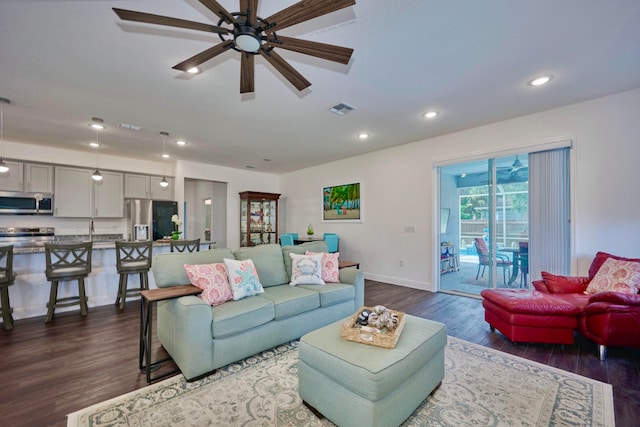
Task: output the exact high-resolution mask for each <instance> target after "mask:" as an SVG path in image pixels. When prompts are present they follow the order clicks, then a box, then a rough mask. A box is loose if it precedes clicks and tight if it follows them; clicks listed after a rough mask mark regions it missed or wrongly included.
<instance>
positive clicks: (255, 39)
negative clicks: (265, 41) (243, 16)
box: [234, 25, 262, 52]
mask: <svg viewBox="0 0 640 427" xmlns="http://www.w3.org/2000/svg"><path fill="white" fill-rule="evenodd" d="M234 43H235V45H236V47H237V48H238V49H240V50H242V51H243V52H257V51H258V50H259V49H260V46H261V45H262V43H261V41H260V36H259V35H258V34H257V31H256V30H255V29H254V28H252V27H249V26H245V25H241V26H240V30H239V31H238V33H237V35H236V36H235V39H234Z"/></svg>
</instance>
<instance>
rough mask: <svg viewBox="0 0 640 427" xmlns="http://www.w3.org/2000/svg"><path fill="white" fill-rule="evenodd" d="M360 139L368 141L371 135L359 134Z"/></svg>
mask: <svg viewBox="0 0 640 427" xmlns="http://www.w3.org/2000/svg"><path fill="white" fill-rule="evenodd" d="M358 138H360V139H367V138H369V134H368V133H365V132H362V133H359V134H358Z"/></svg>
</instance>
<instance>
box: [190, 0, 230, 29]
mask: <svg viewBox="0 0 640 427" xmlns="http://www.w3.org/2000/svg"><path fill="white" fill-rule="evenodd" d="M198 1H199V2H200V3H202V5H203V6H204V7H206V8H207V9H209V10H210V11H211V12H213V13H215V14H216V15H218V16H219V17H220V18H222V19H224V22H226V23H227V24H236V23H237V21H236V18H234V17H233V15H232V14H230V13H229V12H228V11H227V9H225V8H224V7H222V5H221V4H220V3H218V2H217V1H215V0H198Z"/></svg>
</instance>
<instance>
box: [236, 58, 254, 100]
mask: <svg viewBox="0 0 640 427" xmlns="http://www.w3.org/2000/svg"><path fill="white" fill-rule="evenodd" d="M254 56H255V55H251V54H249V53H247V52H242V58H241V60H240V93H249V92H253V90H254V88H253V80H254V79H253V69H254V63H255V60H254V59H253V58H254Z"/></svg>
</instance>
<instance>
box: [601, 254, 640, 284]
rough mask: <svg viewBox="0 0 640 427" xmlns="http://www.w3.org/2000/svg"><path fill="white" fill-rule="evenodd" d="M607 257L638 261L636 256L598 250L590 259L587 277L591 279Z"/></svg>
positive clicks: (639, 260)
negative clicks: (626, 256) (623, 255)
mask: <svg viewBox="0 0 640 427" xmlns="http://www.w3.org/2000/svg"><path fill="white" fill-rule="evenodd" d="M608 258H613V259H617V260H619V261H633V262H640V259H638V258H625V257H621V256H617V255H611V254H608V253H606V252H598V253H597V254H596V256H595V257H593V261H591V266H590V267H589V279H593V278H594V277H595V275H596V273H597V272H598V270H600V267H601V266H602V264H604V262H605V261H606V260H607V259H608Z"/></svg>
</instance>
